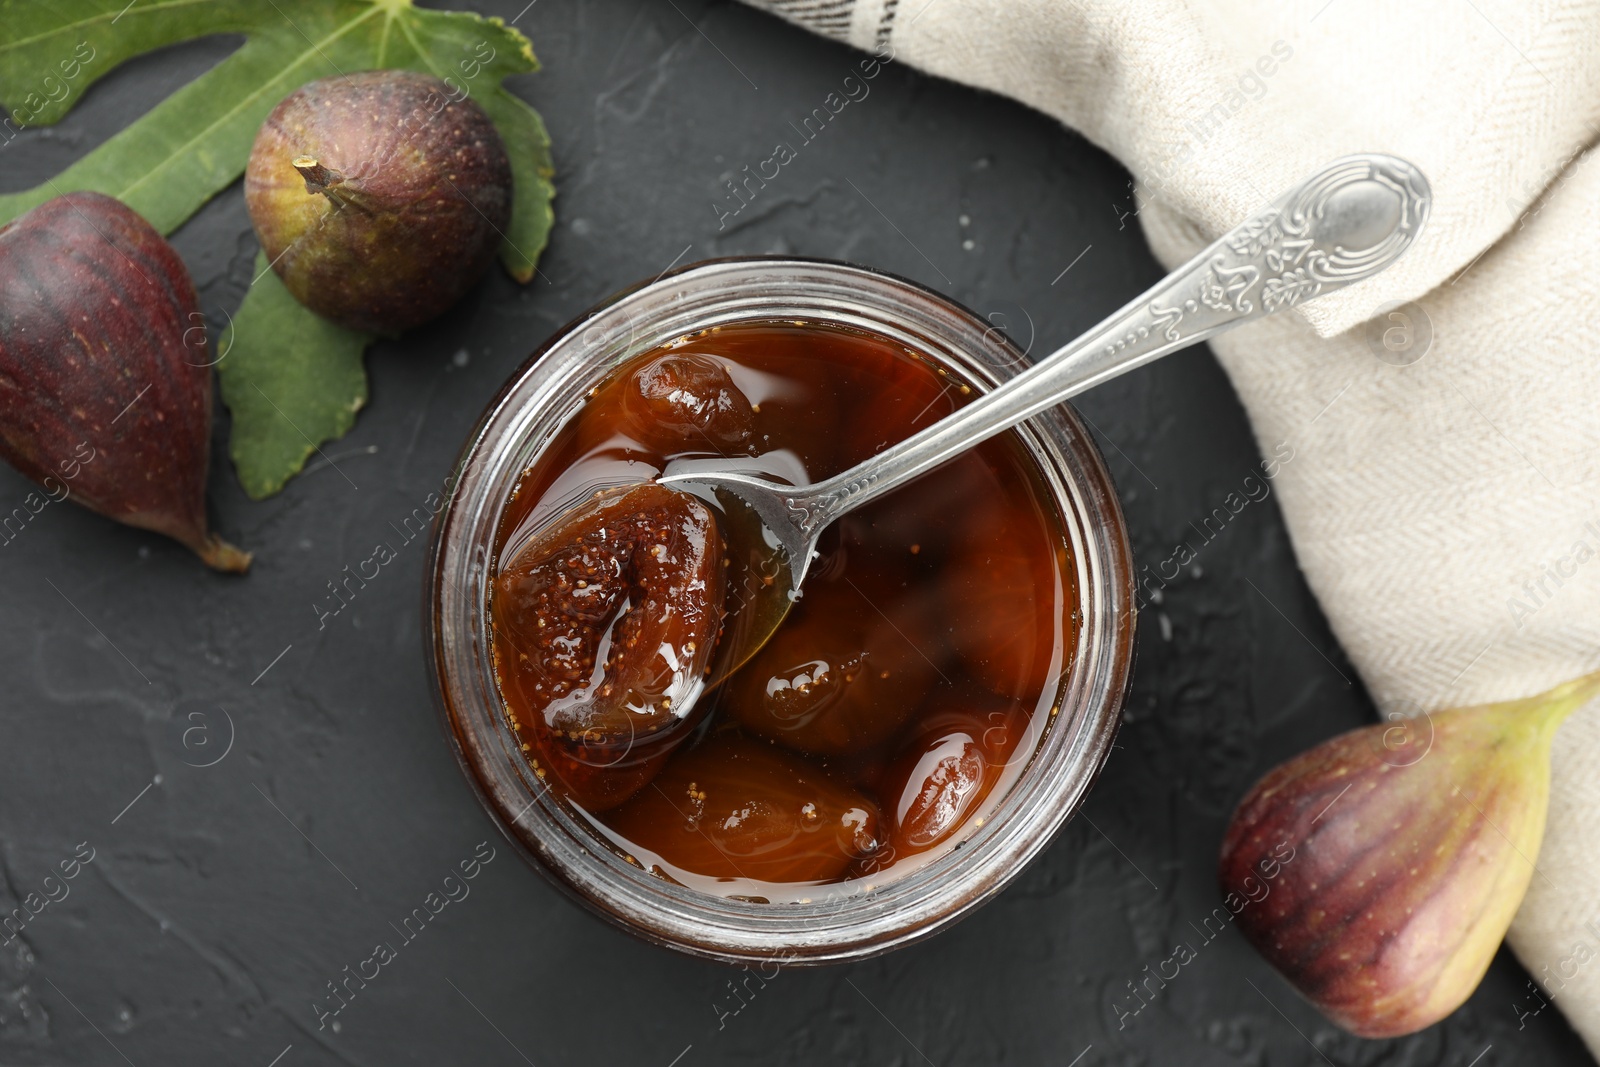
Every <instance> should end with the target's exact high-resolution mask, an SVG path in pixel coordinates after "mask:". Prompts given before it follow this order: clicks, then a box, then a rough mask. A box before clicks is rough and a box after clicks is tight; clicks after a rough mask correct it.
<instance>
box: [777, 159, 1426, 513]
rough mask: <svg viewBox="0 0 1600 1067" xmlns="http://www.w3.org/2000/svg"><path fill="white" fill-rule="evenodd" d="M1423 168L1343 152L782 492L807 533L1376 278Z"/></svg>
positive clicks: (1416, 208)
mask: <svg viewBox="0 0 1600 1067" xmlns="http://www.w3.org/2000/svg"><path fill="white" fill-rule="evenodd" d="M1430 201H1431V193H1430V191H1429V187H1428V180H1427V179H1426V178H1425V177H1423V175H1422V172H1421V171H1419V170H1418V169H1417V168H1416V167H1414V166H1412V165H1411V164H1410V163H1407V162H1406V161H1405V160H1402V159H1397V158H1395V157H1393V156H1386V155H1358V156H1346V157H1345V158H1343V159H1340V160H1337V161H1336V162H1334V163H1332V164H1330V165H1329V166H1327V167H1325V168H1324V169H1323V170H1321V171H1319V172H1318V173H1317V174H1316V175H1314V176H1313V177H1311V178H1310V179H1309V180H1307V181H1305V182H1303V183H1302V184H1300V185H1298V186H1296V187H1295V188H1293V189H1291V190H1290V191H1289V192H1287V193H1285V194H1284V195H1283V196H1281V197H1279V198H1278V199H1277V200H1276V201H1274V202H1273V203H1272V204H1271V205H1270V206H1269V207H1267V208H1266V209H1264V210H1263V211H1261V212H1260V213H1258V214H1257V215H1255V216H1254V217H1252V218H1250V219H1249V220H1247V221H1246V222H1244V223H1242V224H1240V225H1239V226H1236V227H1234V229H1233V230H1231V231H1229V232H1228V233H1227V234H1226V235H1224V236H1223V237H1222V239H1221V240H1219V241H1217V242H1216V243H1215V244H1213V245H1212V246H1211V247H1209V248H1207V249H1206V250H1205V251H1204V252H1201V253H1200V254H1199V255H1198V256H1196V257H1195V258H1194V259H1192V260H1190V261H1189V262H1188V263H1186V264H1184V265H1183V266H1182V267H1180V268H1178V269H1177V270H1175V271H1173V272H1172V273H1171V274H1169V275H1167V277H1166V278H1164V279H1162V281H1160V282H1159V283H1157V284H1156V285H1155V287H1154V288H1152V289H1150V290H1148V291H1147V292H1145V293H1144V294H1143V295H1142V296H1140V297H1138V298H1136V299H1135V300H1133V301H1132V302H1130V303H1129V304H1127V305H1126V306H1124V307H1123V308H1122V309H1121V310H1120V311H1118V312H1116V313H1115V314H1114V315H1112V316H1111V317H1110V318H1108V319H1106V320H1105V321H1104V322H1102V323H1101V324H1100V325H1098V326H1096V327H1095V328H1094V329H1092V330H1090V331H1089V332H1088V333H1086V334H1084V335H1083V336H1082V337H1079V338H1078V339H1077V340H1076V341H1073V342H1072V343H1071V344H1068V345H1066V346H1065V347H1063V348H1061V349H1058V350H1057V351H1056V352H1054V353H1052V354H1051V355H1049V356H1047V357H1045V358H1044V359H1043V360H1041V361H1040V362H1039V364H1038V365H1037V366H1035V367H1033V368H1032V369H1030V370H1028V371H1026V372H1024V373H1023V374H1020V375H1018V376H1017V377H1016V378H1013V379H1012V380H1011V381H1009V382H1007V383H1006V384H1004V385H1002V386H1000V387H999V388H998V389H995V390H994V391H993V392H991V393H988V394H986V395H984V396H982V397H980V398H979V399H977V400H975V401H973V402H972V403H970V404H968V405H967V406H966V407H964V408H961V409H960V410H959V411H956V412H955V413H954V414H952V415H950V416H949V417H947V418H945V419H942V420H940V421H939V422H938V423H936V424H935V425H933V426H930V427H928V429H926V430H923V431H922V432H921V433H919V434H916V435H915V436H913V437H909V438H907V439H906V440H904V441H902V442H900V443H899V444H897V445H894V446H892V447H890V448H888V449H886V450H885V451H883V452H881V453H879V454H878V455H877V456H874V457H873V458H872V459H870V460H868V461H867V462H865V463H862V464H861V465H860V466H857V467H854V468H852V469H850V470H848V471H845V472H844V473H842V474H840V475H837V476H836V477H833V478H830V479H828V480H827V481H823V482H818V483H816V484H815V485H812V486H808V487H806V488H804V489H797V490H795V492H794V493H793V494H792V495H789V496H787V497H786V499H785V503H787V504H788V506H789V507H790V509H791V510H792V511H793V512H794V513H795V514H796V516H797V517H798V519H799V524H800V526H801V527H802V528H803V529H805V530H806V531H807V532H811V531H814V530H820V529H821V528H822V527H824V526H826V525H827V524H828V523H830V522H832V521H833V520H834V519H836V518H838V517H839V516H840V515H843V514H844V513H845V512H847V511H851V510H853V509H855V508H857V507H859V506H860V505H862V504H864V503H866V502H867V501H868V500H871V499H872V498H874V497H876V496H878V495H879V494H881V493H887V492H888V491H889V490H891V489H893V488H895V487H896V486H899V485H901V484H903V483H905V482H907V481H909V480H911V479H913V478H916V477H917V476H919V475H921V474H924V473H926V472H927V471H929V470H931V469H932V468H934V467H936V466H938V465H939V464H941V463H943V462H944V461H946V460H948V459H950V458H952V457H953V456H955V455H957V454H958V453H960V452H963V451H965V450H966V449H968V448H971V447H972V446H973V445H976V444H978V443H979V442H981V441H983V440H985V439H987V438H989V437H992V436H994V435H995V434H997V433H1000V432H1001V431H1002V430H1006V429H1009V428H1010V427H1012V426H1015V425H1016V424H1017V423H1019V422H1021V421H1022V420H1024V419H1026V418H1028V417H1029V416H1031V415H1036V414H1038V413H1039V412H1041V411H1043V410H1045V409H1046V408H1049V407H1053V406H1054V405H1056V404H1059V403H1061V402H1062V401H1064V400H1066V399H1068V398H1069V397H1073V396H1076V395H1077V394H1078V393H1081V392H1083V391H1084V390H1086V389H1090V388H1092V387H1094V386H1096V385H1099V384H1100V383H1101V382H1103V381H1106V380H1107V379H1109V378H1114V377H1116V376H1117V375H1118V374H1122V373H1123V372H1125V371H1129V370H1132V369H1133V368H1134V367H1138V366H1141V365H1143V364H1145V363H1149V362H1150V361H1151V360H1153V359H1156V358H1158V357H1160V356H1164V355H1166V354H1167V353H1169V352H1173V351H1176V350H1177V349H1180V348H1186V347H1188V346H1189V345H1192V344H1195V343H1197V342H1199V341H1203V340H1205V339H1206V338H1208V337H1211V336H1212V335H1214V334H1218V333H1221V332H1222V331H1223V330H1227V329H1231V328H1232V327H1234V326H1237V325H1239V324H1240V323H1242V322H1248V321H1250V320H1251V319H1258V318H1262V317H1263V316H1266V315H1271V314H1274V313H1275V312H1278V311H1281V310H1282V309H1284V308H1286V307H1292V306H1294V305H1295V304H1299V303H1302V302H1304V301H1307V300H1313V299H1315V298H1317V297H1319V296H1323V295H1325V294H1327V293H1331V292H1333V291H1334V290H1336V289H1342V288H1344V287H1345V286H1347V285H1352V284H1354V283H1356V282H1359V281H1362V280H1364V279H1366V278H1370V277H1371V276H1373V275H1374V274H1377V273H1378V272H1379V271H1381V270H1383V269H1384V268H1386V267H1388V266H1389V265H1390V264H1391V263H1393V262H1394V261H1395V260H1396V259H1398V258H1400V255H1401V253H1403V252H1404V251H1405V250H1406V249H1407V248H1409V247H1410V246H1411V244H1412V242H1414V241H1415V240H1416V238H1417V235H1418V233H1420V232H1421V230H1422V226H1423V223H1424V222H1425V221H1426V219H1427V215H1428V205H1429V203H1430Z"/></svg>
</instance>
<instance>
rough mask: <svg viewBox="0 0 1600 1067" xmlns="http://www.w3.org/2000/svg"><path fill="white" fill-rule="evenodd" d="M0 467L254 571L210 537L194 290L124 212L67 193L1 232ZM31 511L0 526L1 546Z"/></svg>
mask: <svg viewBox="0 0 1600 1067" xmlns="http://www.w3.org/2000/svg"><path fill="white" fill-rule="evenodd" d="M0 456H3V457H4V458H5V460H6V461H7V462H8V463H10V464H11V465H12V466H13V467H16V468H17V470H19V471H21V472H22V473H23V474H25V475H27V476H28V477H29V478H32V479H33V480H34V481H35V482H37V483H39V485H40V486H41V487H42V488H43V489H44V490H45V492H46V493H47V494H49V496H50V498H51V499H53V500H63V499H72V500H76V501H77V502H78V503H80V504H83V505H84V506H85V507H88V508H91V509H92V510H94V511H98V512H100V514H102V515H107V516H109V517H111V518H113V519H116V520H117V521H118V522H123V523H127V524H128V525H129V526H137V527H140V528H141V529H145V530H153V531H155V532H156V533H161V534H165V535H167V536H168V537H171V538H174V539H175V540H178V541H181V542H182V543H183V544H185V545H187V546H189V547H190V548H192V549H193V550H194V551H195V552H196V553H198V554H199V556H200V558H201V559H202V560H204V561H205V562H206V564H207V565H209V566H211V567H214V568H216V569H217V570H222V571H234V572H243V571H244V570H245V569H246V568H248V567H249V565H250V554H249V553H247V552H242V551H240V550H239V549H237V548H235V547H233V546H232V545H230V544H228V543H227V542H226V541H223V540H222V539H221V538H219V537H217V536H216V535H215V534H212V533H210V532H209V531H208V530H207V528H206V498H205V491H206V469H207V466H208V463H209V461H210V457H211V361H210V360H209V359H207V358H206V335H205V328H204V325H203V320H202V319H201V317H200V306H199V300H198V299H197V298H196V296H195V291H194V283H193V282H191V281H190V280H189V272H188V270H186V269H185V268H184V265H183V260H181V259H179V258H178V253H177V252H175V251H173V248H172V246H171V245H169V244H168V243H167V242H166V241H165V240H164V239H163V238H162V236H161V235H160V234H159V233H157V232H156V230H155V228H154V227H152V226H151V225H150V224H149V223H148V222H146V221H145V220H144V219H143V218H141V217H140V216H139V215H138V214H137V213H135V212H134V211H133V209H131V208H129V207H127V206H126V205H124V204H122V203H121V202H120V201H117V200H113V199H111V198H110V197H108V196H102V195H100V194H99V193H89V192H75V193H68V194H67V195H65V196H59V197H56V198H55V199H54V200H50V201H47V202H46V203H43V204H40V205H39V206H38V207H36V208H34V209H33V210H32V211H30V212H28V213H27V214H26V215H23V216H22V217H21V218H19V219H16V220H15V221H13V222H12V223H10V224H9V225H7V226H6V227H4V228H3V229H0ZM39 506H40V508H42V507H43V504H42V503H41V504H40V505H39ZM34 513H37V509H34V508H33V507H31V506H25V508H18V509H16V510H15V511H13V512H11V513H10V514H8V515H4V516H0V520H3V522H0V527H3V529H4V534H5V540H6V542H7V543H9V542H10V540H11V538H13V537H15V536H17V533H18V532H20V527H19V528H18V529H16V530H14V529H13V522H14V521H21V520H18V518H17V517H18V515H19V514H21V515H31V514H34Z"/></svg>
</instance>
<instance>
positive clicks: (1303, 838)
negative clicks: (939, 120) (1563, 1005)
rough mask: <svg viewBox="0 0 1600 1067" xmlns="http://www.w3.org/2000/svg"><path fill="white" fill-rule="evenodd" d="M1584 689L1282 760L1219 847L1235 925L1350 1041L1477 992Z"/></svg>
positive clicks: (1402, 1026) (1378, 730)
mask: <svg viewBox="0 0 1600 1067" xmlns="http://www.w3.org/2000/svg"><path fill="white" fill-rule="evenodd" d="M1596 694H1600V674H1592V675H1588V676H1586V677H1583V678H1579V679H1577V680H1575V681H1572V682H1568V683H1566V684H1564V685H1561V686H1558V687H1557V688H1555V689H1552V690H1550V691H1549V692H1546V693H1542V694H1540V695H1538V696H1535V697H1529V698H1528V699H1526V700H1513V701H1508V702H1505V703H1501V704H1485V705H1482V706H1479V707H1470V708H1455V709H1452V710H1449V711H1441V712H1434V713H1433V714H1431V715H1429V716H1426V717H1423V718H1418V719H1411V720H1406V721H1405V722H1404V723H1403V724H1387V725H1386V724H1381V723H1380V724H1378V725H1374V726H1369V727H1366V728H1364V729H1360V730H1353V731H1351V732H1350V733H1347V734H1343V735H1341V736H1339V737H1335V738H1333V739H1332V740H1329V741H1325V742H1323V743H1322V744H1320V745H1318V746H1317V747H1315V748H1313V749H1311V750H1310V751H1308V752H1305V753H1302V754H1301V755H1299V756H1297V757H1295V758H1294V759H1292V760H1290V761H1288V762H1287V763H1284V764H1281V765H1280V766H1278V767H1277V768H1276V769H1275V770H1273V771H1272V772H1271V773H1269V774H1268V775H1267V776H1266V777H1265V778H1263V779H1262V780H1261V781H1259V782H1257V783H1256V785H1255V787H1254V788H1252V789H1251V790H1250V792H1249V794H1248V795H1247V796H1246V797H1245V798H1244V800H1243V801H1242V802H1241V803H1240V804H1239V807H1238V810H1237V811H1235V812H1234V814H1233V820H1232V822H1231V823H1229V825H1228V832H1227V835H1226V837H1225V839H1224V841H1223V845H1222V863H1221V868H1220V870H1219V877H1220V883H1221V887H1222V890H1223V892H1224V894H1227V895H1228V896H1229V897H1230V899H1232V900H1235V901H1237V902H1238V903H1239V905H1240V906H1239V907H1238V908H1237V909H1234V908H1233V905H1232V904H1230V910H1235V911H1236V914H1237V919H1236V921H1237V923H1238V926H1239V929H1240V931H1241V932H1242V933H1243V934H1244V936H1245V938H1246V939H1247V940H1249V941H1250V943H1251V944H1252V945H1254V946H1255V948H1256V950H1257V951H1259V952H1260V953H1261V955H1262V956H1264V957H1266V959H1267V962H1269V963H1271V964H1272V965H1273V967H1275V968H1277V970H1278V971H1279V973H1281V974H1282V975H1283V976H1284V977H1285V978H1286V979H1288V981H1289V983H1290V984H1291V985H1293V986H1294V987H1295V988H1296V989H1297V990H1299V992H1300V993H1301V994H1302V995H1303V996H1304V997H1305V998H1306V999H1307V1000H1309V1001H1310V1002H1311V1003H1312V1004H1313V1005H1315V1006H1316V1007H1317V1009H1318V1010H1320V1011H1321V1012H1322V1013H1323V1014H1324V1015H1326V1016H1327V1017H1328V1018H1329V1019H1330V1020H1332V1021H1333V1022H1335V1023H1337V1024H1338V1025H1340V1026H1342V1027H1344V1028H1345V1029H1346V1030H1349V1031H1350V1032H1351V1033H1354V1034H1357V1035H1360V1036H1362V1037H1373V1038H1377V1037H1398V1036H1400V1035H1402V1034H1409V1033H1412V1032H1414V1031H1417V1030H1420V1029H1422V1028H1423V1027H1425V1026H1429V1025H1431V1024H1433V1023H1435V1022H1438V1021H1439V1020H1440V1019H1443V1018H1444V1017H1445V1016H1446V1015H1449V1014H1450V1013H1451V1012H1452V1011H1454V1010H1455V1009H1456V1008H1457V1007H1459V1006H1460V1005H1461V1004H1462V1002H1464V1001H1465V1000H1466V999H1467V997H1468V996H1470V995H1471V994H1472V991H1473V990H1474V989H1476V988H1477V986H1478V983H1479V981H1481V980H1482V978H1483V974H1484V972H1485V971H1486V970H1487V969H1488V967H1489V963H1490V961H1491V960H1492V959H1493V958H1494V954H1495V951H1496V950H1497V949H1498V948H1499V946H1500V942H1501V940H1502V939H1503V938H1504V937H1505V933H1506V930H1507V928H1508V927H1509V926H1510V925H1511V919H1512V917H1513V916H1514V915H1515V914H1516V911H1517V908H1518V906H1519V905H1520V904H1521V903H1522V897H1523V894H1524V893H1525V892H1526V890H1527V888H1528V881H1529V879H1530V878H1531V877H1532V875H1533V871H1534V866H1533V865H1534V863H1535V861H1536V860H1537V859H1538V855H1539V842H1540V839H1541V838H1542V837H1543V836H1544V823H1545V813H1546V808H1547V806H1548V801H1549V796H1550V744H1551V740H1552V738H1553V737H1554V736H1555V733H1556V730H1557V728H1558V727H1559V726H1560V725H1561V723H1562V721H1563V720H1564V719H1565V718H1566V717H1567V716H1568V715H1570V714H1571V713H1572V712H1573V711H1576V710H1577V709H1578V708H1579V707H1581V706H1582V705H1583V704H1585V703H1586V702H1588V701H1589V700H1590V699H1591V698H1592V697H1594V696H1595V695H1596ZM1285 847H1287V849H1288V851H1287V852H1286V853H1285V852H1283V851H1282V850H1283V849H1284V848H1285ZM1275 849H1276V850H1280V851H1278V852H1276V853H1275V852H1274V850H1275ZM1285 855H1287V856H1288V857H1289V858H1288V859H1285V858H1284V856H1285Z"/></svg>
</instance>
